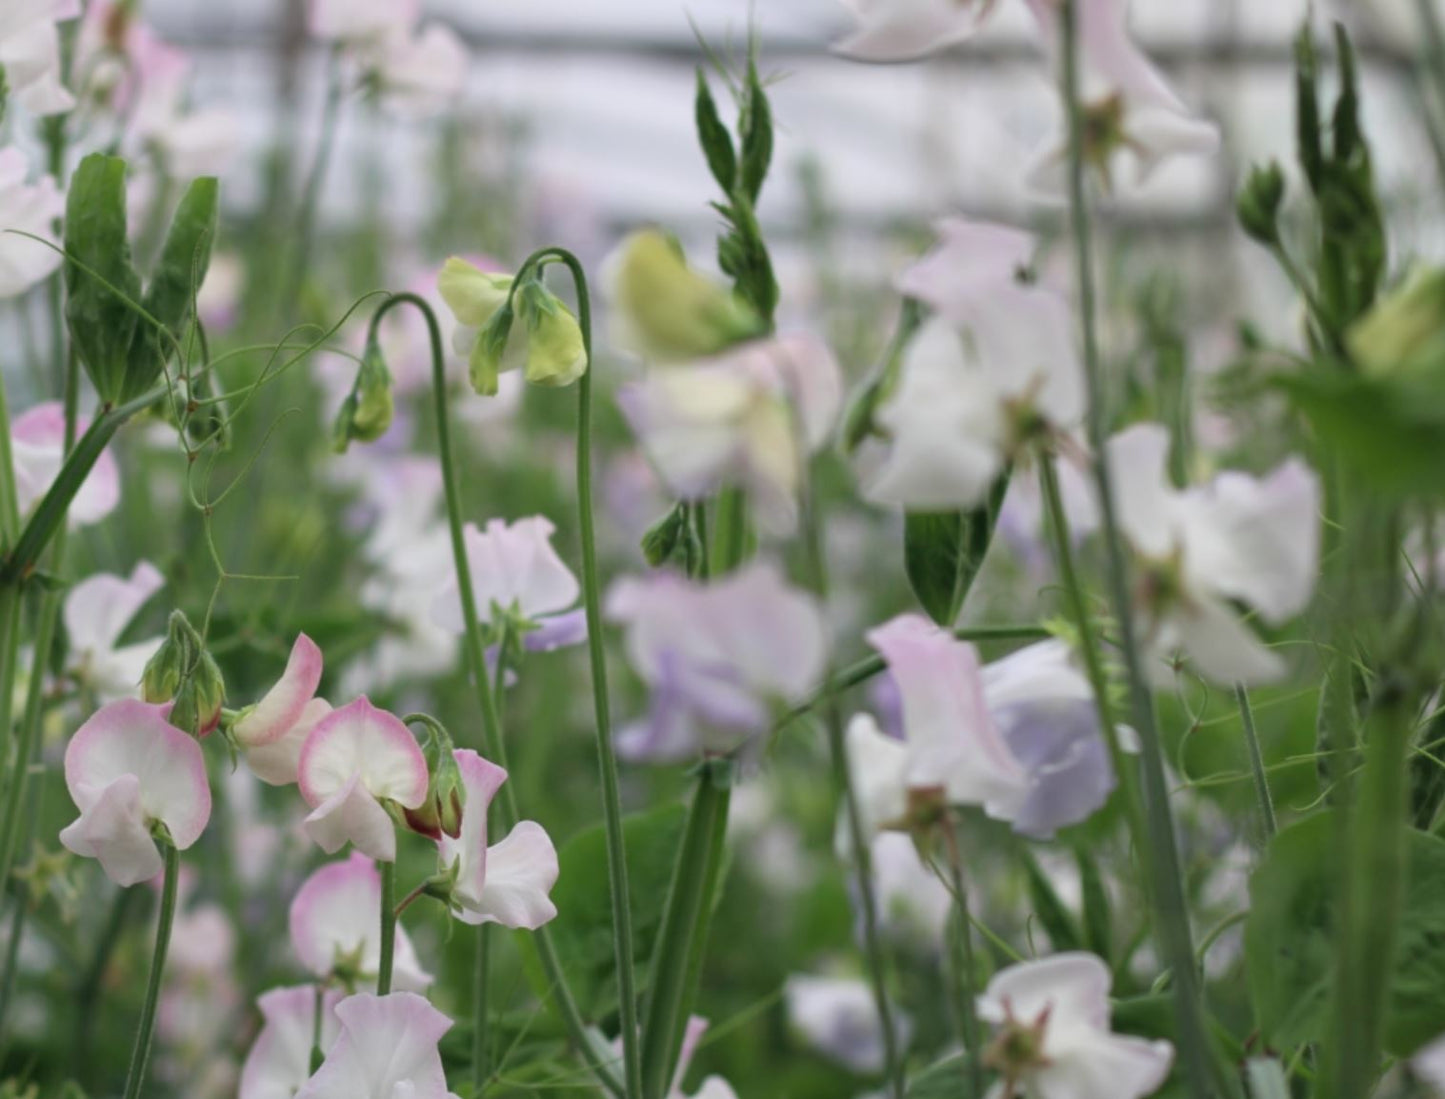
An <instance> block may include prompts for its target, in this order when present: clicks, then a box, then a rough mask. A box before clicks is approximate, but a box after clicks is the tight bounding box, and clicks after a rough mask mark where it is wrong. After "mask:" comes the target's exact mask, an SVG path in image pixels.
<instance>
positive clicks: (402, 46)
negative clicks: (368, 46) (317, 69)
mask: <svg viewBox="0 0 1445 1099" xmlns="http://www.w3.org/2000/svg"><path fill="white" fill-rule="evenodd" d="M366 60H367V62H368V64H369V68H370V71H371V75H372V79H373V80H374V81H375V82H376V89H377V91H378V92H379V93H380V95H381V101H382V103H384V104H385V105H386V106H387V107H389V108H391V109H392V110H393V111H395V112H397V113H399V114H403V115H406V116H408V117H413V118H415V117H422V116H426V115H431V114H436V113H438V112H440V111H442V110H445V109H446V107H447V106H448V104H450V103H451V102H452V101H453V100H455V99H456V98H457V96H458V95H460V94H461V91H462V87H463V85H464V84H465V82H466V77H467V49H466V46H465V45H463V43H462V40H461V38H459V37H458V36H457V33H456V32H455V31H454V30H452V29H451V28H450V27H446V26H443V25H441V24H439V23H431V24H428V25H427V26H426V27H423V28H422V29H421V30H419V31H416V32H415V33H413V32H410V31H407V30H402V29H394V30H391V31H389V32H388V33H387V34H385V35H384V36H383V37H382V38H381V40H380V42H379V43H378V44H377V45H376V46H375V47H374V48H373V49H372V50H370V51H368V53H367V57H366Z"/></svg>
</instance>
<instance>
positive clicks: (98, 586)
mask: <svg viewBox="0 0 1445 1099" xmlns="http://www.w3.org/2000/svg"><path fill="white" fill-rule="evenodd" d="M165 582H166V581H165V577H163V576H162V575H161V574H160V570H159V569H157V568H156V567H155V566H154V565H152V564H151V563H150V562H149V561H142V562H140V563H139V564H138V565H136V567H135V568H134V569H133V570H132V571H131V574H130V576H129V577H125V576H116V575H115V574H114V573H108V572H100V573H96V574H95V575H94V576H87V577H86V578H85V579H84V580H82V581H80V583H78V584H76V585H75V587H73V588H71V589H70V591H69V593H67V595H66V596H65V606H64V609H63V611H62V614H63V616H64V621H65V634H66V637H68V638H69V639H70V649H69V655H68V670H69V672H70V673H71V674H72V675H74V676H75V678H76V679H78V680H79V681H80V682H81V683H83V684H85V686H86V687H87V688H88V689H89V690H91V691H92V692H94V694H95V696H96V698H98V699H99V700H100V701H102V702H112V701H114V700H115V699H118V698H130V697H135V695H136V691H137V688H138V687H139V685H140V680H141V673H142V672H143V671H145V666H146V661H148V660H149V659H150V658H151V655H152V654H153V653H154V652H155V651H156V649H158V648H159V647H160V644H161V642H162V640H163V638H161V637H149V638H147V639H146V640H144V641H137V642H135V643H133V644H130V645H120V644H118V642H119V641H120V637H121V634H123V633H124V632H125V630H126V627H127V626H129V625H130V622H131V619H133V618H134V617H135V616H136V613H137V612H138V611H139V610H140V609H141V607H142V606H144V605H145V603H146V602H147V601H148V600H149V599H150V597H151V596H153V595H155V593H156V592H158V591H160V590H161V588H162V587H164V586H165Z"/></svg>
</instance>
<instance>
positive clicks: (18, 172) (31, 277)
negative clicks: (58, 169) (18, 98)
mask: <svg viewBox="0 0 1445 1099" xmlns="http://www.w3.org/2000/svg"><path fill="white" fill-rule="evenodd" d="M3 18H4V17H3V16H0V19H3ZM7 75H9V74H7ZM29 167H30V164H29V160H28V159H27V158H26V156H25V154H24V153H23V152H21V151H20V150H19V149H17V148H15V147H14V146H7V147H6V148H3V149H0V211H4V212H3V213H0V230H6V231H7V232H6V233H5V235H4V236H0V299H4V298H13V297H15V296H17V295H19V294H23V293H25V291H27V290H29V289H30V288H31V287H32V286H34V285H36V284H37V283H39V282H41V281H42V280H43V279H45V278H47V277H48V276H50V275H51V274H53V273H54V272H55V269H56V268H57V267H59V266H60V261H61V258H62V256H61V253H60V252H59V251H57V250H56V249H54V248H48V247H46V245H44V244H42V243H41V242H40V241H36V240H29V239H27V238H26V237H23V236H20V235H18V234H19V233H28V234H31V235H32V236H37V237H41V238H42V239H43V240H53V239H54V233H53V231H52V228H51V223H52V222H53V221H54V220H55V219H56V218H57V217H59V216H60V214H61V212H62V211H63V210H64V209H65V196H63V195H62V194H61V193H60V191H59V189H58V188H57V187H56V186H55V180H54V179H52V178H51V177H50V176H41V177H40V178H39V179H38V180H36V181H35V182H34V183H29V182H27V181H26V176H27V175H28V173H29ZM12 230H13V231H12Z"/></svg>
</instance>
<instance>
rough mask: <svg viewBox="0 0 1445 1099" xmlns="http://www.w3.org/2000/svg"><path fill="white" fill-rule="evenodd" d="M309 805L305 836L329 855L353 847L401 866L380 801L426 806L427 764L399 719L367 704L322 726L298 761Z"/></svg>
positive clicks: (330, 717)
mask: <svg viewBox="0 0 1445 1099" xmlns="http://www.w3.org/2000/svg"><path fill="white" fill-rule="evenodd" d="M297 779H298V781H299V783H300V787H301V796H302V797H303V798H305V799H306V803H307V804H308V805H310V806H312V812H311V815H310V816H308V817H307V818H306V823H305V828H306V834H307V835H309V836H310V837H311V838H312V839H314V840H315V841H316V842H317V843H318V844H319V845H320V846H321V849H322V850H323V851H325V852H326V853H327V854H332V853H334V852H336V851H339V850H341V848H342V847H344V846H345V845H346V844H347V843H348V842H349V843H352V844H355V846H356V849H357V850H358V851H361V852H363V853H365V854H367V855H369V856H371V857H372V858H374V859H378V860H380V861H382V862H392V861H394V860H395V859H396V828H395V826H394V825H393V823H392V818H391V817H390V816H389V815H388V814H387V811H386V809H385V808H384V807H383V806H382V802H384V801H390V802H394V803H395V804H396V805H398V806H400V807H401V808H403V809H415V808H416V807H417V806H419V805H420V804H421V803H422V802H423V801H424V800H426V794H427V786H428V783H429V781H430V776H429V775H428V774H427V766H426V757H425V756H423V755H422V751H421V748H420V747H419V746H418V745H417V742H416V738H414V737H413V736H412V735H411V732H410V730H408V729H407V727H406V726H405V725H403V724H402V723H401V720H400V719H399V718H397V717H395V716H393V715H392V714H389V713H387V712H386V711H385V710H380V709H377V708H376V707H375V706H373V705H372V704H371V702H370V701H369V700H367V699H366V698H365V697H362V698H358V699H357V700H356V701H355V702H352V703H349V704H347V705H345V706H342V707H341V708H340V709H339V710H333V711H332V712H331V713H329V714H327V715H326V716H325V717H323V718H322V719H321V720H320V721H319V722H317V724H316V727H315V728H313V729H312V730H311V733H310V735H308V736H307V738H306V742H305V743H304V744H303V745H302V746H301V758H300V759H299V761H298V762H297Z"/></svg>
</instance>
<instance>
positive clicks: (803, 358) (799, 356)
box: [617, 333, 842, 535]
mask: <svg viewBox="0 0 1445 1099" xmlns="http://www.w3.org/2000/svg"><path fill="white" fill-rule="evenodd" d="M617 402H618V404H619V406H621V408H622V412H623V415H625V416H626V417H627V421H628V423H629V424H631V425H632V430H633V431H634V432H635V433H636V435H637V437H638V440H639V442H640V443H641V445H642V449H643V451H644V452H645V453H646V454H647V457H648V460H649V461H650V462H651V463H652V464H653V466H654V468H656V470H657V473H658V476H660V477H661V478H662V479H663V480H664V481H665V482H666V483H667V485H668V487H669V488H670V489H672V491H673V493H674V494H676V495H677V496H678V497H680V498H682V499H685V500H697V499H702V498H703V497H705V496H708V495H710V494H711V493H713V492H715V491H716V490H717V489H718V488H719V487H721V486H723V485H737V486H740V487H742V488H745V489H746V490H747V491H748V499H749V502H750V503H751V504H752V506H753V508H754V509H755V512H756V514H757V517H758V522H759V523H760V524H761V525H762V526H763V527H764V528H765V529H767V530H768V531H770V532H772V533H774V534H779V535H785V534H788V533H790V532H791V531H792V530H793V528H794V527H795V526H796V524H797V511H798V505H797V495H798V489H799V487H800V484H801V481H802V479H803V472H804V470H805V468H806V465H807V460H808V456H809V455H810V454H812V453H814V452H815V451H817V450H818V449H819V448H820V447H822V446H823V444H824V443H826V442H827V440H828V437H829V433H830V432H831V431H832V428H833V424H834V421H835V420H836V419H837V416H838V412H839V408H840V407H841V404H842V378H841V374H840V372H839V369H838V364H837V361H836V360H835V359H834V358H833V353H832V352H831V351H830V350H829V349H828V346H827V344H825V343H824V342H823V341H822V340H820V339H818V338H817V337H815V336H811V335H807V334H804V333H794V334H789V335H783V336H775V337H769V338H767V339H761V340H753V341H750V342H747V343H742V344H738V345H737V346H735V347H732V348H729V349H728V350H727V351H725V352H723V353H722V354H721V355H718V356H716V357H714V358H711V359H703V360H699V361H698V362H695V363H692V364H690V365H686V366H674V367H659V368H657V369H654V370H652V371H649V372H648V374H647V375H646V377H645V378H643V379H642V380H641V381H639V382H634V383H632V384H631V385H628V386H626V387H624V388H623V389H622V390H621V391H620V392H619V393H618V395H617Z"/></svg>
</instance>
